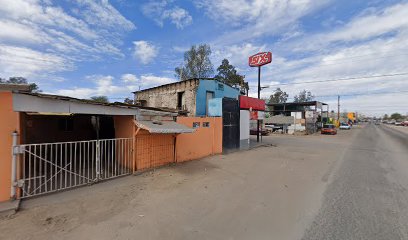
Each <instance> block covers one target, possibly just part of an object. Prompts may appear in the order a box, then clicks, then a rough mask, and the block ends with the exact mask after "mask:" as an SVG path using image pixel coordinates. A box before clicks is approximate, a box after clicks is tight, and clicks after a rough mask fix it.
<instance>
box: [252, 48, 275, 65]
mask: <svg viewBox="0 0 408 240" xmlns="http://www.w3.org/2000/svg"><path fill="white" fill-rule="evenodd" d="M271 62H272V53H271V52H260V53H257V54H255V55H252V56H250V57H249V66H250V67H260V66H263V65H266V64H268V63H271Z"/></svg>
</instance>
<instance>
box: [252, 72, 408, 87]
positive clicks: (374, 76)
mask: <svg viewBox="0 0 408 240" xmlns="http://www.w3.org/2000/svg"><path fill="white" fill-rule="evenodd" d="M406 75H408V73H393V74H383V75H372V76H362V77H350V78H337V79H326V80H316V81H306V82H292V83H280V84H271V85H268V86H264V87H263V88H269V87H273V86H282V85H298V84H310V83H322V82H338V81H351V80H357V79H368V78H380V77H396V76H406ZM251 87H254V85H251Z"/></svg>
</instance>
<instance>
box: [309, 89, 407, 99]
mask: <svg viewBox="0 0 408 240" xmlns="http://www.w3.org/2000/svg"><path fill="white" fill-rule="evenodd" d="M392 93H408V90H402V91H389V92H373V93H349V94H333V95H322V96H314V97H319V98H325V97H337V96H338V95H340V96H342V97H351V96H369V95H381V94H392Z"/></svg>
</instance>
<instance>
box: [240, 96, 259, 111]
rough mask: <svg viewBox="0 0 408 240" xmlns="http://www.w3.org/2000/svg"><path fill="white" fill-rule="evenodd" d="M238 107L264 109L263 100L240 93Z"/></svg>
mask: <svg viewBox="0 0 408 240" xmlns="http://www.w3.org/2000/svg"><path fill="white" fill-rule="evenodd" d="M239 108H240V109H251V110H259V111H265V100H262V99H258V98H251V97H247V96H242V95H241V96H239Z"/></svg>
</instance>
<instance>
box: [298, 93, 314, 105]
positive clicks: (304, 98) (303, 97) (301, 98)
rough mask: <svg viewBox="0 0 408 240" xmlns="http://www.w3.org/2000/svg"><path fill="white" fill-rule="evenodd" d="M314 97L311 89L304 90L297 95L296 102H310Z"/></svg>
mask: <svg viewBox="0 0 408 240" xmlns="http://www.w3.org/2000/svg"><path fill="white" fill-rule="evenodd" d="M313 99H314V96H313V95H312V93H311V92H310V91H306V90H303V91H301V92H299V94H298V95H296V96H295V100H294V102H308V101H312V100H313Z"/></svg>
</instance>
